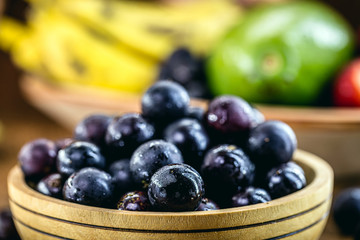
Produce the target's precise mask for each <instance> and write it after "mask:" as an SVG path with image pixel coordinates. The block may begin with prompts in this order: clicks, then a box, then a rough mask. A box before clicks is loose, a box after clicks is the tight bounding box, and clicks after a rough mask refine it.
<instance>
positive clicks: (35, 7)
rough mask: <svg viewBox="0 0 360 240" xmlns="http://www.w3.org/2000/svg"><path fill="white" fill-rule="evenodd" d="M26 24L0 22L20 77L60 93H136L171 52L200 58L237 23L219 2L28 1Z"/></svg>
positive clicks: (229, 7) (235, 9)
mask: <svg viewBox="0 0 360 240" xmlns="http://www.w3.org/2000/svg"><path fill="white" fill-rule="evenodd" d="M29 2H30V4H31V11H30V12H29V14H28V16H27V22H26V24H22V23H20V22H18V21H17V20H16V19H12V18H10V17H7V16H3V18H2V19H1V21H0V48H2V49H3V50H7V51H9V52H10V54H11V56H12V58H13V60H14V62H15V63H16V64H17V65H18V66H19V67H21V68H22V69H24V70H25V71H27V72H30V73H33V74H36V75H38V76H40V77H43V78H45V79H49V80H51V81H53V82H56V83H58V84H61V85H63V86H73V85H78V86H79V85H81V86H85V85H86V86H91V87H95V88H109V89H115V90H120V91H126V92H133V93H139V92H142V91H143V90H144V89H146V88H147V87H148V86H150V85H151V84H152V82H153V81H154V80H155V79H156V76H157V74H158V65H159V63H160V62H161V61H163V60H164V59H165V58H166V57H167V56H168V55H169V54H170V53H171V52H172V51H173V50H174V49H176V48H178V47H187V48H189V49H190V50H191V51H192V52H193V53H194V54H196V55H203V56H204V55H206V54H207V53H208V52H209V51H210V49H211V48H212V47H213V46H214V44H216V42H217V40H218V39H219V38H221V37H222V36H223V35H224V33H226V31H227V30H228V29H229V27H231V26H233V25H234V24H236V23H237V22H238V21H239V19H241V16H242V9H241V8H240V7H239V6H238V5H234V4H232V3H231V2H230V1H225V0H196V1H178V2H177V3H173V4H164V3H161V2H157V1H130V0H129V1H119V0H106V1H101V0H86V1H84V0H29Z"/></svg>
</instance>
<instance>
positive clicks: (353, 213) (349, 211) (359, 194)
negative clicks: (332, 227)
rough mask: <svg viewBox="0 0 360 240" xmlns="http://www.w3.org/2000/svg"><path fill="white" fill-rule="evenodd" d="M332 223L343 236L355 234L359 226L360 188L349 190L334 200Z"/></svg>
mask: <svg viewBox="0 0 360 240" xmlns="http://www.w3.org/2000/svg"><path fill="white" fill-rule="evenodd" d="M333 212H334V221H335V223H336V225H337V226H338V228H339V229H340V231H341V232H342V233H343V234H345V235H353V234H355V231H356V227H357V226H358V224H360V188H349V189H346V190H343V191H342V192H340V193H339V194H338V195H337V196H336V198H335V199H334V204H333Z"/></svg>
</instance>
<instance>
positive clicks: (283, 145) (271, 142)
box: [247, 121, 297, 166]
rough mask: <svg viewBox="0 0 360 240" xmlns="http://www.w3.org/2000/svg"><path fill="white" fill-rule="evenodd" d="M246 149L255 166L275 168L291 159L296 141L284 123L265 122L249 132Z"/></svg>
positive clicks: (293, 134)
mask: <svg viewBox="0 0 360 240" xmlns="http://www.w3.org/2000/svg"><path fill="white" fill-rule="evenodd" d="M247 148H248V151H249V154H250V156H251V159H252V160H253V161H254V162H255V163H256V164H259V165H267V166H276V165H279V164H282V163H286V162H289V161H290V160H291V159H292V156H293V153H294V151H295V150H296V148H297V141H296V136H295V133H294V131H293V130H292V129H291V128H290V127H289V125H287V124H286V123H284V122H281V121H266V122H263V123H261V124H259V125H258V126H257V127H255V128H254V129H253V130H251V132H250V136H249V139H248V144H247Z"/></svg>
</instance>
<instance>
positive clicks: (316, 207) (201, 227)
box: [8, 150, 333, 240]
mask: <svg viewBox="0 0 360 240" xmlns="http://www.w3.org/2000/svg"><path fill="white" fill-rule="evenodd" d="M294 160H295V161H296V162H298V163H299V164H300V165H301V166H302V167H303V168H304V171H305V172H306V177H307V181H308V182H309V184H308V185H307V186H306V187H305V188H304V189H302V190H300V191H298V192H296V193H294V194H290V195H288V196H286V197H283V198H279V199H276V200H273V201H270V202H268V203H263V204H257V205H253V206H246V207H240V208H229V209H222V210H215V211H206V212H181V213H171V212H165V213H159V212H130V211H117V210H111V209H103V208H96V207H88V206H84V205H79V204H75V203H69V202H66V201H62V200H58V199H54V198H50V197H47V196H45V195H42V194H40V193H37V192H36V191H34V190H32V189H30V188H29V187H28V186H27V185H26V183H25V182H24V180H23V175H22V173H21V170H20V168H19V167H17V166H16V167H14V168H13V169H12V171H11V172H10V174H9V177H8V189H9V197H10V206H11V210H12V212H13V214H14V218H15V222H16V225H17V228H18V229H19V232H20V234H21V235H22V237H23V238H24V239H34V238H33V237H36V236H41V235H42V237H41V239H54V238H55V239H56V238H58V239H59V238H60V239H129V240H132V239H157V240H162V239H179V240H180V239H181V240H185V239H203V240H205V239H283V238H286V239H318V238H319V237H320V235H321V233H322V231H323V229H324V226H325V224H326V220H327V218H328V213H329V209H330V205H331V194H332V188H333V172H332V169H331V168H330V166H329V165H328V164H327V163H326V162H324V161H323V160H321V159H320V158H318V157H316V156H314V155H312V154H309V153H306V152H304V151H300V150H298V151H297V152H296V154H295V157H294ZM304 237H306V238H304Z"/></svg>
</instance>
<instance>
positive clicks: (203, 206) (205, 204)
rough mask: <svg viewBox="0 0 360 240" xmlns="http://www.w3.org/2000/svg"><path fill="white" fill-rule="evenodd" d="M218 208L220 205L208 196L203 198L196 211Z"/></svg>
mask: <svg viewBox="0 0 360 240" xmlns="http://www.w3.org/2000/svg"><path fill="white" fill-rule="evenodd" d="M217 209H220V207H219V206H218V205H217V204H216V203H215V202H214V201H213V200H211V199H208V198H203V199H202V200H201V203H200V205H199V207H198V208H197V209H196V211H211V210H217Z"/></svg>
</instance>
